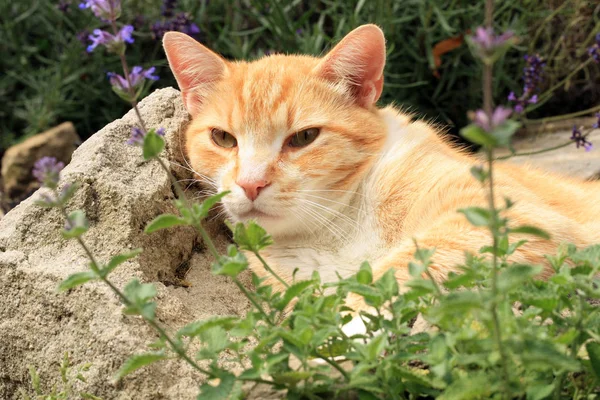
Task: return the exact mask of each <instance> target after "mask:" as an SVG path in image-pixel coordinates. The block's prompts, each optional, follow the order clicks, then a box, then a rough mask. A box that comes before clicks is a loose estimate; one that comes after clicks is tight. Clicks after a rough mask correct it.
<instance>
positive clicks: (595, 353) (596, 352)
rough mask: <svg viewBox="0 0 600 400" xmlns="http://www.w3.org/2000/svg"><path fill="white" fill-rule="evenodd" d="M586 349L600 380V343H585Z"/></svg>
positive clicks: (593, 369)
mask: <svg viewBox="0 0 600 400" xmlns="http://www.w3.org/2000/svg"><path fill="white" fill-rule="evenodd" d="M585 349H586V350H587V353H588V356H589V357H590V364H591V366H592V371H594V374H595V375H596V378H597V379H598V380H599V381H600V343H598V342H588V343H587V344H586V345H585Z"/></svg>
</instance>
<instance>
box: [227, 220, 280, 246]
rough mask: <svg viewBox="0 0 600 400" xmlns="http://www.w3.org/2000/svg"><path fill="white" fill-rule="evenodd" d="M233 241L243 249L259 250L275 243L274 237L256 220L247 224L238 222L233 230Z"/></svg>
mask: <svg viewBox="0 0 600 400" xmlns="http://www.w3.org/2000/svg"><path fill="white" fill-rule="evenodd" d="M233 241H234V242H236V243H237V244H238V246H240V249H242V250H249V251H253V252H258V251H260V250H262V249H264V248H265V247H267V246H269V245H271V244H272V243H273V239H272V238H271V236H270V235H268V234H267V232H266V231H265V230H264V229H263V228H262V227H261V226H260V225H258V224H257V223H256V222H254V221H252V220H251V221H249V222H248V224H247V225H244V224H242V223H238V224H237V225H236V226H235V230H234V232H233Z"/></svg>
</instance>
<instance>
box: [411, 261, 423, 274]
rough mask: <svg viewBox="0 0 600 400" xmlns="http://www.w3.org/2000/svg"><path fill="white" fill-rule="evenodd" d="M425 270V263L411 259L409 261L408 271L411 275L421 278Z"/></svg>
mask: <svg viewBox="0 0 600 400" xmlns="http://www.w3.org/2000/svg"><path fill="white" fill-rule="evenodd" d="M423 272H425V266H424V265H423V264H421V263H416V262H413V261H410V262H409V263H408V273H409V274H410V276H413V277H415V278H420V277H421V274H422V273H423Z"/></svg>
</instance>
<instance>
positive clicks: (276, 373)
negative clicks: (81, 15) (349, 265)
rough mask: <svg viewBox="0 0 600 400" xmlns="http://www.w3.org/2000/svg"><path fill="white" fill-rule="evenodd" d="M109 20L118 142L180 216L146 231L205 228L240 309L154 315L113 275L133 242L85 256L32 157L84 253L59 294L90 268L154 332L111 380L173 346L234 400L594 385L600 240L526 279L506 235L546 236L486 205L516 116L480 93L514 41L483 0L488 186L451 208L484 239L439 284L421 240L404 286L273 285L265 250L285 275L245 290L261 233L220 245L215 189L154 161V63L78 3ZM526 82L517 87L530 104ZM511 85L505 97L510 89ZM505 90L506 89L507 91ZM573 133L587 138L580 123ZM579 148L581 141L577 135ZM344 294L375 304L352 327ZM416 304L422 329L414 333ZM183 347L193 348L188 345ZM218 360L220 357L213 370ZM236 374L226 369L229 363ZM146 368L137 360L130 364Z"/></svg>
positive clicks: (38, 173) (477, 137)
mask: <svg viewBox="0 0 600 400" xmlns="http://www.w3.org/2000/svg"><path fill="white" fill-rule="evenodd" d="M82 6H83V7H84V8H90V9H91V11H92V12H93V13H94V14H95V15H96V16H97V17H99V18H100V19H102V20H103V21H105V23H106V24H107V25H108V26H109V28H110V29H111V30H112V33H108V32H104V31H101V32H95V33H94V34H93V37H94V40H96V42H94V44H95V46H94V48H93V49H92V50H93V51H96V49H97V48H99V47H100V48H102V47H104V48H106V49H107V50H108V51H110V52H113V53H116V54H117V55H118V56H119V57H120V58H121V61H122V66H123V75H118V74H116V73H110V74H109V79H110V82H111V84H112V86H113V90H114V91H115V92H116V94H117V95H119V97H121V98H122V99H124V100H126V101H128V102H130V103H131V104H132V107H133V108H134V110H135V113H136V115H137V116H138V118H139V120H138V125H137V126H136V127H134V128H133V130H132V133H131V137H130V138H129V139H128V143H129V144H131V145H134V146H139V147H140V149H141V152H142V156H143V159H144V160H145V161H146V162H158V163H159V164H160V165H161V167H162V168H163V170H164V171H165V173H166V174H168V175H169V177H170V179H171V181H172V184H173V189H174V191H175V193H176V195H177V198H176V200H175V201H174V204H175V206H176V209H177V210H178V214H164V215H160V216H158V217H157V218H155V219H154V220H153V221H151V222H150V223H149V224H148V225H147V227H146V229H145V231H146V232H147V233H152V232H155V231H157V230H160V229H165V228H170V227H174V226H184V225H186V226H192V227H194V228H195V229H196V230H197V231H198V232H199V234H200V235H201V236H202V238H203V240H204V242H205V244H206V246H207V249H208V251H209V252H210V254H211V255H212V257H213V259H214V262H213V265H212V272H213V274H215V275H222V276H226V277H228V278H229V279H231V280H232V281H233V282H234V283H235V284H236V285H237V287H238V288H239V290H240V291H241V292H242V293H243V294H244V295H245V296H246V297H247V298H248V300H249V301H250V303H251V305H252V307H251V309H250V311H248V312H247V313H246V314H245V315H241V316H240V315H231V316H216V317H212V318H208V319H205V320H200V321H194V322H192V323H189V324H187V325H185V326H183V327H181V328H180V329H178V330H176V331H174V332H173V331H171V330H170V329H167V328H166V327H164V326H163V325H162V324H161V323H160V322H159V321H158V320H157V318H156V307H157V304H156V302H155V301H154V297H155V296H156V289H155V287H154V286H153V285H152V284H148V283H141V282H140V281H139V280H137V279H133V280H132V281H130V282H129V283H128V284H127V285H126V286H125V287H124V288H118V287H117V286H116V285H114V284H113V283H112V282H111V280H110V274H111V272H112V271H114V270H115V268H117V267H118V266H119V265H120V264H121V263H123V262H125V261H126V260H129V259H131V258H133V257H136V256H137V255H139V254H140V252H141V251H142V250H141V249H136V250H133V251H129V252H126V253H121V254H117V255H115V256H114V257H112V258H111V259H110V260H100V259H97V258H96V257H95V256H94V254H93V253H92V252H91V250H90V247H89V246H88V245H87V244H86V242H85V233H86V231H87V230H88V227H89V222H88V220H87V218H86V216H85V213H84V212H83V211H81V210H74V211H69V200H70V199H71V197H72V196H73V194H74V192H75V191H76V185H74V184H73V185H69V184H62V185H60V181H59V179H60V170H61V169H62V167H63V165H62V164H61V163H58V162H57V161H56V160H55V159H50V158H44V159H42V160H40V161H38V163H36V166H35V170H34V175H35V177H36V178H37V179H38V180H39V181H40V182H41V183H42V184H43V186H44V187H46V189H47V190H46V191H45V192H43V195H42V199H41V200H40V201H39V202H38V203H39V204H40V205H41V206H44V207H50V208H57V209H59V210H60V211H61V213H62V214H63V215H64V217H65V221H66V222H65V227H64V229H63V231H62V233H63V236H64V237H65V238H66V239H72V240H76V241H77V242H78V243H79V244H80V246H81V247H82V248H83V249H84V250H85V252H86V254H87V255H88V257H89V260H90V263H89V269H88V270H86V271H82V272H78V273H75V274H73V275H71V276H69V277H68V278H67V279H66V280H64V281H63V282H62V283H61V284H60V285H59V288H58V289H59V290H60V291H66V290H72V289H75V288H76V287H77V286H79V285H82V284H85V283H87V282H91V281H101V282H103V283H104V284H106V285H107V286H108V287H109V288H110V289H111V290H112V291H113V292H114V293H115V295H116V296H117V297H118V298H119V300H120V301H121V303H122V304H123V312H124V313H125V314H127V315H135V316H140V317H141V318H143V319H144V320H145V321H146V322H147V323H148V324H149V325H150V326H151V327H152V328H153V329H155V331H156V332H157V334H158V335H159V339H158V341H156V342H154V343H152V344H150V345H149V350H148V351H147V352H144V353H140V354H134V355H132V356H131V357H130V358H129V359H128V360H127V361H126V362H125V363H124V364H123V365H122V367H121V368H120V369H119V371H118V372H117V373H116V376H115V378H116V379H122V378H124V377H125V376H126V375H128V374H130V373H132V372H134V371H136V370H138V369H141V368H143V367H144V366H146V365H148V364H151V363H155V362H160V361H161V360H165V359H172V358H175V359H179V360H181V362H184V363H187V364H188V365H190V366H191V367H192V368H194V369H195V370H196V371H197V372H198V373H200V374H201V375H202V376H204V379H203V380H202V382H199V395H198V398H199V399H200V398H201V399H209V400H210V399H241V398H245V397H248V396H250V395H252V393H255V394H256V392H257V391H260V390H263V388H264V387H268V388H269V390H273V391H280V393H281V396H285V397H287V398H290V399H331V398H359V399H412V398H417V397H424V398H439V399H475V398H499V399H525V398H526V399H531V400H541V399H547V398H555V399H571V398H574V399H594V398H598V393H599V392H600V312H599V310H598V308H597V307H596V306H594V305H593V304H592V303H591V302H592V301H597V300H598V299H600V289H599V287H598V283H600V282H599V281H598V278H597V274H598V272H600V245H596V246H592V247H589V248H586V249H576V248H575V247H574V246H570V245H565V246H563V247H562V248H561V249H560V251H559V253H558V254H557V255H548V261H549V263H550V265H551V267H552V268H553V270H554V275H553V276H552V277H550V278H549V279H548V280H546V281H541V280H537V279H535V278H536V276H537V275H538V274H539V272H540V271H541V267H539V266H535V265H529V264H519V263H514V262H512V261H511V259H510V256H511V255H512V254H513V253H514V252H515V250H516V249H517V248H518V247H520V246H522V245H523V244H524V243H525V240H524V239H521V240H518V241H514V240H513V235H515V234H518V235H521V236H520V237H522V235H537V236H541V237H547V235H548V234H547V233H545V232H543V231H542V230H540V229H537V228H535V227H532V226H516V227H515V226H513V225H512V224H510V221H509V220H508V218H507V217H506V213H507V211H508V210H510V208H511V207H512V206H513V203H512V202H511V201H510V199H505V201H504V204H502V205H500V204H497V198H496V196H495V194H494V193H495V192H494V191H495V186H494V163H495V158H494V150H495V149H496V148H497V147H503V146H508V145H509V143H510V139H511V136H512V135H513V134H514V133H515V131H516V130H517V129H518V128H519V126H520V124H519V122H516V121H515V120H512V119H510V117H511V116H512V115H513V113H514V112H518V110H511V109H510V108H508V107H505V106H497V107H494V105H493V104H492V71H493V65H494V63H495V62H497V60H499V59H500V58H501V57H502V55H503V53H504V52H505V51H506V50H507V49H508V48H509V47H510V46H511V44H512V41H513V39H514V35H512V34H511V33H503V34H500V35H496V34H495V33H494V31H493V27H492V17H491V16H492V5H491V2H490V1H488V2H487V13H486V15H487V17H486V26H485V27H482V28H479V29H477V30H476V34H475V36H474V37H472V38H471V39H470V41H469V42H470V46H471V48H472V50H473V52H474V54H476V55H477V57H478V58H479V59H480V60H481V64H482V69H483V108H482V109H481V110H478V111H476V112H475V113H473V116H472V120H473V123H472V124H471V125H469V126H467V127H465V128H464V129H463V130H462V135H463V137H465V138H466V139H467V140H469V141H471V142H473V143H475V144H477V145H480V146H482V148H483V150H484V153H485V155H486V162H485V163H484V164H483V165H481V166H479V167H474V168H473V169H472V171H471V172H472V174H473V176H474V179H477V180H478V181H480V182H481V184H482V185H484V186H485V187H486V188H487V193H488V200H489V201H488V206H487V207H485V208H483V207H470V208H466V209H462V210H458V211H459V212H461V213H463V214H464V215H465V217H466V218H467V219H468V220H469V221H470V222H471V223H472V224H473V225H475V226H482V227H487V229H489V231H490V233H491V238H492V243H490V245H489V246H485V247H483V248H482V249H481V250H480V252H479V253H478V254H466V256H465V261H464V264H463V265H460V266H459V267H458V268H457V271H459V272H456V273H450V275H449V276H448V279H447V280H446V281H445V282H444V283H443V284H438V283H436V281H435V280H434V279H432V275H431V272H430V270H429V268H430V266H431V260H432V257H433V256H434V252H435V249H425V248H419V247H418V243H417V251H416V252H415V260H414V261H413V262H411V263H410V265H409V266H408V268H409V272H410V274H411V276H412V280H411V281H410V282H408V283H407V285H406V287H405V288H403V290H402V291H401V290H400V288H399V286H398V282H397V281H396V279H395V277H394V273H393V271H392V270H389V271H387V273H385V274H384V275H383V276H382V277H381V278H380V279H378V280H376V281H374V280H373V273H372V270H371V267H370V266H369V264H368V263H363V264H362V265H361V266H360V268H359V270H358V272H357V273H356V274H355V275H353V276H351V277H349V278H346V279H342V278H340V279H339V281H338V282H335V283H322V282H321V279H320V276H319V274H318V273H317V272H315V273H313V275H312V277H311V279H308V280H295V281H293V282H292V283H291V284H288V283H285V282H284V281H283V280H282V279H281V278H280V277H278V276H277V275H276V274H275V273H274V272H273V271H272V269H271V268H270V267H269V265H268V264H267V263H266V262H264V261H263V262H262V263H263V266H264V268H265V269H266V270H267V271H268V272H269V274H271V275H272V276H273V277H274V278H275V279H278V280H280V281H281V282H283V283H284V287H285V290H284V291H283V292H276V291H274V290H273V288H272V286H270V285H269V284H267V283H266V282H265V280H264V279H261V278H259V277H258V276H257V275H256V274H252V284H253V288H252V289H249V288H247V287H246V286H244V285H243V284H242V283H241V282H240V280H239V274H240V273H242V272H243V271H245V270H247V269H248V261H247V258H246V256H245V254H246V253H252V254H254V255H255V256H256V257H257V258H258V259H259V260H262V257H261V256H260V254H261V251H262V250H263V249H264V248H265V247H267V246H269V245H270V244H271V238H270V236H269V235H268V234H267V232H265V230H264V229H262V228H261V227H260V226H258V225H257V224H256V223H254V222H249V223H248V224H241V223H239V224H237V225H235V226H229V227H230V229H231V231H232V232H233V241H234V242H235V244H231V245H230V246H229V247H228V248H227V252H226V254H220V253H219V252H218V251H217V249H216V247H215V245H214V244H213V242H212V240H211V238H210V236H209V235H208V234H207V232H206V230H205V229H204V228H203V225H202V221H203V220H204V219H205V218H206V217H207V216H208V213H209V211H210V209H211V208H212V207H213V206H214V205H215V204H217V203H218V202H219V201H220V199H222V198H223V196H226V195H227V193H226V192H225V193H220V194H217V195H215V196H212V197H209V198H207V199H206V200H205V201H204V202H201V203H197V202H193V201H191V200H190V199H188V198H187V197H186V196H185V193H184V192H183V190H182V188H181V187H180V186H179V183H178V182H177V181H176V179H175V178H174V177H173V175H172V174H171V171H170V169H169V167H168V166H167V165H166V164H165V162H164V161H163V160H162V159H161V158H160V154H161V152H162V150H163V149H164V146H165V140H164V137H163V136H164V131H163V130H162V129H157V130H154V129H147V127H146V125H145V123H144V121H143V120H142V118H141V114H140V113H139V111H138V110H137V100H138V98H139V96H140V93H141V91H142V88H143V86H144V85H147V84H148V83H149V82H151V81H152V80H153V79H155V78H156V76H155V75H154V70H153V69H152V68H148V69H144V68H143V67H135V68H133V69H131V70H130V69H129V67H128V65H127V63H126V60H125V57H124V54H125V50H126V48H127V44H128V43H130V40H128V39H129V37H130V34H131V29H130V28H128V27H126V26H123V27H121V28H120V29H119V27H118V17H119V14H120V2H119V1H118V0H88V1H86V2H85V3H83V5H82ZM535 95H536V94H535V93H534V90H533V89H530V90H529V92H527V93H525V91H524V93H523V95H521V96H520V97H519V98H518V99H517V100H518V101H520V102H521V103H522V105H523V107H526V105H525V104H534V103H535V101H533V99H534V96H535ZM515 98H516V97H515ZM517 100H515V101H517ZM581 137H582V139H581V140H585V136H584V135H581ZM583 145H584V146H585V143H583ZM349 294H355V295H356V294H357V295H359V296H362V297H363V298H364V300H365V302H366V304H367V305H369V306H370V307H371V311H361V312H359V313H358V315H360V317H361V318H362V320H363V322H364V323H365V326H366V332H365V333H364V334H357V335H353V336H350V337H349V336H348V335H347V334H346V333H345V332H344V329H343V327H344V325H345V324H347V323H348V322H350V320H351V319H352V315H353V314H352V313H353V312H354V310H351V309H349V308H348V307H347V306H345V299H346V297H347V296H348V295H349ZM418 315H421V316H422V317H423V318H424V319H425V321H427V322H428V323H429V324H430V325H431V327H432V329H430V330H426V331H424V332H414V331H413V329H412V324H413V322H414V320H415V318H416V317H417V316H418ZM191 349H197V350H194V351H193V352H192V350H191ZM221 361H227V363H226V364H227V365H228V367H229V368H225V367H224V366H223V363H222V362H221ZM234 371H235V372H234ZM140 373H143V370H142V371H140Z"/></svg>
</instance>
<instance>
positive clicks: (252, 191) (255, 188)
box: [235, 179, 271, 201]
mask: <svg viewBox="0 0 600 400" xmlns="http://www.w3.org/2000/svg"><path fill="white" fill-rule="evenodd" d="M235 183H237V184H238V186H239V187H241V188H242V189H244V192H246V197H248V198H249V199H250V200H252V201H254V200H256V198H257V197H258V195H259V193H260V191H261V190H263V189H264V188H266V187H267V186H269V185H270V184H271V182H269V181H266V180H264V179H258V180H253V181H236V182H235Z"/></svg>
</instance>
